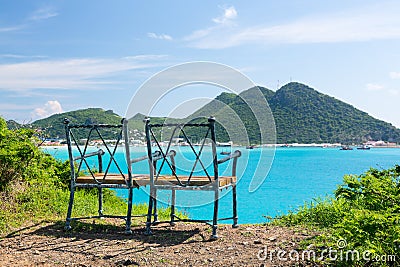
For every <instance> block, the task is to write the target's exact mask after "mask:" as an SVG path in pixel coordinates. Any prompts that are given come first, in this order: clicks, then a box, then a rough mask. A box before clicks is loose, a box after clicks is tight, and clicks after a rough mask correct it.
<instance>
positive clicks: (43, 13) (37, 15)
mask: <svg viewBox="0 0 400 267" xmlns="http://www.w3.org/2000/svg"><path fill="white" fill-rule="evenodd" d="M56 16H58V13H57V12H56V10H55V9H54V8H53V7H42V8H39V9H37V10H35V11H34V12H33V14H32V15H31V16H30V17H29V18H28V19H29V20H43V19H49V18H52V17H56Z"/></svg>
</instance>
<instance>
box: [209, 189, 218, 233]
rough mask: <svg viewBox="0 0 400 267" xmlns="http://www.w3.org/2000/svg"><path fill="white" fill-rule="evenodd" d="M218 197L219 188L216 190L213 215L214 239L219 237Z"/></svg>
mask: <svg viewBox="0 0 400 267" xmlns="http://www.w3.org/2000/svg"><path fill="white" fill-rule="evenodd" d="M218 198H219V189H218V188H217V189H216V190H215V191H214V216H213V226H212V236H211V238H212V239H217V238H218V235H217V228H218Z"/></svg>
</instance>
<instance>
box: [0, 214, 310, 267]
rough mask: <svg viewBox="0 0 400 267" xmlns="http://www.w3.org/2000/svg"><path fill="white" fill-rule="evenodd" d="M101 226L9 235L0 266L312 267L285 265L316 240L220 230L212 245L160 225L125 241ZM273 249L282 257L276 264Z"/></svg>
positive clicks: (195, 234)
mask: <svg viewBox="0 0 400 267" xmlns="http://www.w3.org/2000/svg"><path fill="white" fill-rule="evenodd" d="M104 223H105V222H102V224H101V225H97V224H96V225H95V224H92V223H90V222H87V223H79V224H78V225H76V227H75V228H74V229H73V230H72V231H70V232H64V231H63V224H62V223H61V222H42V223H40V224H37V225H34V226H30V227H27V228H24V229H20V230H18V231H15V232H14V233H11V234H9V235H8V236H6V237H2V238H1V239H0V266H316V265H315V264H312V263H310V262H307V261H302V260H301V259H300V260H298V261H297V260H294V261H293V260H292V261H289V259H290V257H289V256H288V255H289V252H290V251H293V250H296V251H298V252H299V253H301V251H300V250H299V247H298V244H299V242H300V241H301V240H303V239H305V238H310V237H312V236H314V235H316V233H310V232H309V231H306V230H304V229H300V228H284V227H273V226H262V225H241V226H240V227H239V228H237V229H233V228H232V227H231V226H230V225H220V226H219V231H218V234H219V236H220V238H219V239H218V240H214V241H213V240H210V235H211V231H210V227H209V226H207V225H203V224H194V223H190V224H188V223H186V224H184V223H177V225H176V226H174V227H171V226H169V224H160V225H158V226H155V227H154V228H153V229H154V231H153V232H154V235H152V236H145V235H144V234H143V229H144V226H135V227H133V228H132V230H133V234H132V235H125V234H124V233H123V226H122V225H118V224H117V222H114V221H110V222H106V224H104ZM119 223H120V222H119ZM278 249H279V250H282V251H285V252H287V253H286V254H283V255H282V254H280V257H281V259H279V257H278V252H277V251H278ZM273 250H275V252H273ZM265 252H266V253H265ZM291 255H294V254H291ZM291 258H293V257H291Z"/></svg>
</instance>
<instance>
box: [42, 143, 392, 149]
mask: <svg viewBox="0 0 400 267" xmlns="http://www.w3.org/2000/svg"><path fill="white" fill-rule="evenodd" d="M123 146H124V145H119V147H123ZM342 146H343V145H342V144H326V143H324V144H316V143H312V144H299V143H294V144H264V145H258V146H254V147H253V148H254V149H257V148H264V147H266V148H272V147H275V148H304V147H313V148H314V147H315V148H324V149H325V148H340V147H342ZM359 146H360V145H350V147H355V148H356V147H359ZM40 147H41V148H54V149H57V148H64V147H65V148H67V145H64V144H63V145H56V144H51V145H41V146H40ZM88 147H96V146H90V145H89V146H88ZM100 147H102V146H100ZM131 147H146V145H134V146H131ZM171 147H185V146H171ZM232 147H243V148H246V146H245V145H232ZM369 147H370V148H400V145H387V146H385V145H380V146H372V145H371V146H369ZM217 148H226V149H229V146H217Z"/></svg>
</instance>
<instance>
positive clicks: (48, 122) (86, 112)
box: [31, 108, 121, 138]
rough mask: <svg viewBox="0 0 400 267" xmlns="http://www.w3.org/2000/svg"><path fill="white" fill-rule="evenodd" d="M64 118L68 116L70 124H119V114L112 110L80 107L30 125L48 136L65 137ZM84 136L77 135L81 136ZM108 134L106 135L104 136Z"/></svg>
mask: <svg viewBox="0 0 400 267" xmlns="http://www.w3.org/2000/svg"><path fill="white" fill-rule="evenodd" d="M64 118H68V119H69V120H70V121H71V124H93V123H101V124H119V123H121V116H119V115H118V114H115V113H114V112H113V111H112V110H104V109H101V108H87V109H80V110H75V111H70V112H65V113H60V114H54V115H51V116H50V117H48V118H45V119H41V120H37V121H34V122H33V123H32V124H31V126H32V127H33V128H36V129H42V130H44V131H45V133H46V134H47V135H48V136H50V137H58V138H65V129H64V124H63V121H64ZM83 137H84V136H77V138H83ZM107 137H108V136H107V135H106V136H105V138H107Z"/></svg>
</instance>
